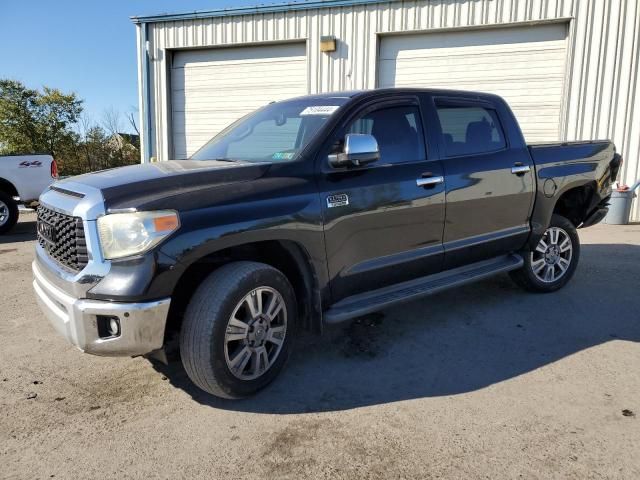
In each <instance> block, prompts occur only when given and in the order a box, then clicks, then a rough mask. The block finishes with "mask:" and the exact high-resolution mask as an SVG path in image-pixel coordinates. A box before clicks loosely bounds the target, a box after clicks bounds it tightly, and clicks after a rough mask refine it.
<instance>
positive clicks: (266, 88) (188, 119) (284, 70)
mask: <svg viewBox="0 0 640 480" xmlns="http://www.w3.org/2000/svg"><path fill="white" fill-rule="evenodd" d="M306 93H307V68H306V49H305V44H304V43H296V44H283V45H267V46H252V47H233V48H214V49H207V50H186V51H177V52H176V53H175V54H174V58H173V65H172V68H171V113H172V133H173V152H174V158H178V159H180V158H187V157H188V156H190V155H191V154H193V153H194V152H195V151H196V150H198V149H199V148H200V147H201V146H202V145H204V143H206V142H207V140H209V139H210V138H211V137H213V136H214V135H215V134H216V133H218V132H219V131H220V130H222V129H223V128H225V127H226V126H228V125H230V124H231V123H232V122H234V121H235V120H237V119H238V118H240V117H242V116H244V115H246V114H247V113H250V112H251V111H253V110H255V109H256V108H258V107H261V106H263V105H266V104H268V103H269V102H272V101H277V100H283V99H286V98H290V97H295V96H300V95H304V94H306Z"/></svg>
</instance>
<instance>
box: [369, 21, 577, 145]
mask: <svg viewBox="0 0 640 480" xmlns="http://www.w3.org/2000/svg"><path fill="white" fill-rule="evenodd" d="M566 49H567V25H566V24H564V23H560V24H549V25H537V26H526V27H509V28H495V29H477V30H456V31H453V32H434V33H425V34H411V35H395V36H385V37H382V41H381V44H380V53H379V59H378V86H380V87H396V86H397V87H433V88H450V89H456V90H477V91H484V92H490V93H496V94H498V95H501V96H502V97H504V98H505V99H506V100H507V101H508V102H509V105H511V108H512V109H513V111H514V112H515V114H516V117H517V118H518V121H519V122H520V125H521V127H522V130H523V132H524V135H525V138H526V139H527V141H529V142H536V141H544V140H549V141H552V140H557V139H558V138H559V135H560V115H561V108H562V99H563V85H564V79H565V71H566V57H567V51H566Z"/></svg>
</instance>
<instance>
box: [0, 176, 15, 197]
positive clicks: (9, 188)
mask: <svg viewBox="0 0 640 480" xmlns="http://www.w3.org/2000/svg"><path fill="white" fill-rule="evenodd" d="M0 191H2V192H5V193H8V194H9V195H11V196H12V197H17V196H18V190H16V187H14V186H13V183H11V182H10V181H9V180H5V179H4V178H0Z"/></svg>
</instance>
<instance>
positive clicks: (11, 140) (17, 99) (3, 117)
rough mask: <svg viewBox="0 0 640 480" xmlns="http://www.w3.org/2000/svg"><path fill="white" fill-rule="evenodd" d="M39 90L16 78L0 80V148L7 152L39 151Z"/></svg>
mask: <svg viewBox="0 0 640 480" xmlns="http://www.w3.org/2000/svg"><path fill="white" fill-rule="evenodd" d="M37 98H38V92H37V91H36V90H31V89H27V88H26V87H25V86H24V85H22V84H21V83H20V82H16V81H15V80H0V150H2V151H4V152H6V153H19V152H34V151H37V145H38V129H37V126H36V122H35V118H34V110H35V109H36V100H37Z"/></svg>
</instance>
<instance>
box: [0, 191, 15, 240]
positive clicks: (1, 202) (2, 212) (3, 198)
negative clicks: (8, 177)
mask: <svg viewBox="0 0 640 480" xmlns="http://www.w3.org/2000/svg"><path fill="white" fill-rule="evenodd" d="M18 215H19V212H18V204H17V203H16V201H15V200H14V199H13V197H11V195H9V194H7V193H5V192H0V235H2V234H3V233H7V232H8V231H9V230H11V229H12V228H13V226H14V225H15V224H16V222H17V221H18Z"/></svg>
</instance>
